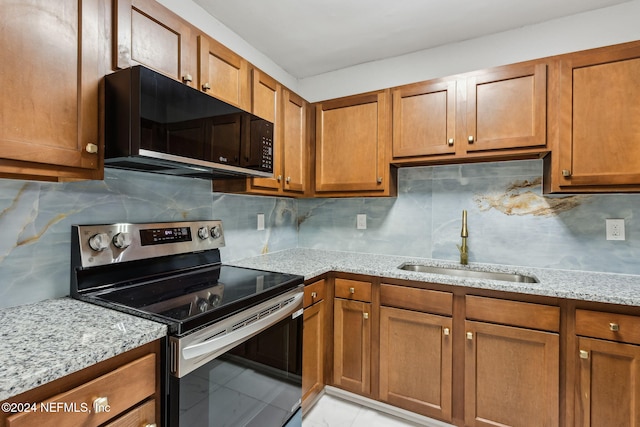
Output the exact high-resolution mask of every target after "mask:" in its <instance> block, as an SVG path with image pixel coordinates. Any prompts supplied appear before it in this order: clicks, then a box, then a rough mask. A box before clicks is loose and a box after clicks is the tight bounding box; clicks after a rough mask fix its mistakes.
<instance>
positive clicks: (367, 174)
mask: <svg viewBox="0 0 640 427" xmlns="http://www.w3.org/2000/svg"><path fill="white" fill-rule="evenodd" d="M388 97H389V95H388V92H386V91H385V92H378V93H372V94H365V95H357V96H352V97H347V98H342V99H339V100H332V101H327V102H323V103H320V104H318V105H317V109H316V181H315V183H316V187H315V188H316V192H318V193H322V192H370V193H375V192H383V191H385V186H386V184H387V182H386V181H388V179H389V170H388V169H389V164H388V160H387V153H386V151H387V149H388V148H389V143H390V117H391V115H390V108H389V107H390V106H389V102H388ZM386 188H387V189H388V186H387V187H386Z"/></svg>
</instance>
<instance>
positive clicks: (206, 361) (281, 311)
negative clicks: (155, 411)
mask: <svg viewBox="0 0 640 427" xmlns="http://www.w3.org/2000/svg"><path fill="white" fill-rule="evenodd" d="M283 297H284V300H283ZM301 297H302V292H300V291H299V290H297V291H295V293H288V294H287V295H284V296H281V297H278V298H274V299H272V300H269V301H268V302H266V303H263V304H260V305H259V306H257V307H255V308H252V309H251V310H247V311H244V312H242V313H240V314H239V315H235V316H233V317H231V318H229V319H225V320H224V321H222V322H218V323H216V324H214V325H212V326H210V327H208V328H205V329H203V330H200V331H198V332H197V333H196V334H194V335H195V336H194V337H191V336H189V335H188V336H187V337H183V338H177V337H171V338H170V342H171V353H172V355H174V357H172V358H171V362H170V363H171V365H172V366H171V367H170V369H171V375H170V376H169V390H168V393H169V396H168V404H169V414H168V415H169V426H170V427H186V426H190V427H191V426H203V427H222V426H229V427H241V426H256V427H258V426H259V427H282V426H284V425H286V424H287V423H288V422H289V421H290V420H295V419H297V418H299V417H298V414H299V409H300V402H301V398H302V318H303V317H302V316H301V313H302V299H301ZM283 301H285V302H286V301H288V303H287V304H284V305H283ZM260 322H262V323H260ZM176 357H178V358H177V359H176ZM289 425H291V424H289ZM298 425H299V424H298Z"/></svg>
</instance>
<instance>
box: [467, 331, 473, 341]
mask: <svg viewBox="0 0 640 427" xmlns="http://www.w3.org/2000/svg"><path fill="white" fill-rule="evenodd" d="M467 339H468V340H472V339H473V332H467Z"/></svg>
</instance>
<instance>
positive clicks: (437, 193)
mask: <svg viewBox="0 0 640 427" xmlns="http://www.w3.org/2000/svg"><path fill="white" fill-rule="evenodd" d="M541 176H542V162H541V161H539V160H531V161H515V162H504V163H486V164H472V165H456V166H433V167H417V168H404V169H401V170H400V171H399V189H398V190H399V191H398V197H397V198H350V199H300V200H296V199H288V198H275V197H251V196H238V195H228V194H219V193H212V192H211V186H210V183H209V182H208V181H204V180H198V179H189V178H177V177H169V176H162V175H152V174H145V173H138V172H128V171H118V170H114V169H107V170H106V173H105V180H104V181H86V182H74V183H64V184H57V183H40V182H31V181H18V180H0V237H1V239H0V307H9V306H14V305H19V304H26V303H30V302H37V301H41V300H44V299H47V298H54V297H59V296H64V295H68V293H69V291H68V289H69V256H70V248H69V242H70V227H71V225H72V224H89V223H112V222H154V221H158V222H161V221H180V220H197V219H221V220H222V221H223V224H224V230H225V236H226V242H227V246H226V247H225V248H222V249H221V253H222V259H223V261H231V260H235V259H240V258H245V257H249V256H254V255H259V254H261V253H266V252H275V251H279V250H283V249H289V248H295V247H309V248H318V249H330V250H340V251H357V252H365V253H379V254H397V255H410V256H423V257H428V258H437V259H446V260H457V259H458V250H457V248H456V244H457V243H459V242H460V237H459V236H460V219H461V212H462V210H463V209H466V210H467V211H468V216H469V234H470V237H469V249H470V261H471V262H482V263H499V264H512V265H523V266H532V267H551V268H562V269H573V270H586V271H605V272H617V273H633V274H640V263H639V262H638V258H639V255H640V239H639V238H638V236H640V222H638V221H635V218H634V208H635V209H636V210H637V209H639V206H640V195H637V194H607V195H584V196H576V195H574V196H544V197H543V196H542V189H541ZM258 213H263V214H264V215H265V229H264V230H256V222H257V214H258ZM359 213H364V214H366V215H367V229H366V230H357V229H356V214H359ZM606 218H624V219H625V226H626V237H627V240H625V241H607V240H605V221H604V220H605V219H606Z"/></svg>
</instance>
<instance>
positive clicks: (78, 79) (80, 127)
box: [0, 0, 105, 180]
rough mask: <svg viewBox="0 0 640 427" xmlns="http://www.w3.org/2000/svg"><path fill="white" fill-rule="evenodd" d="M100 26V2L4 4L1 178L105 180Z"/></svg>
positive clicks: (63, 0) (32, 0)
mask: <svg viewBox="0 0 640 427" xmlns="http://www.w3.org/2000/svg"><path fill="white" fill-rule="evenodd" d="M100 27H101V25H99V2H98V1H97V0H87V1H83V2H79V1H77V0H61V1H58V2H43V1H37V0H25V1H19V2H2V25H0V51H2V58H3V59H2V61H1V63H0V75H2V76H3V78H2V80H3V83H2V100H1V101H0V159H1V160H2V165H1V166H0V176H8V177H14V176H15V177H27V178H28V179H34V178H35V179H54V180H55V179H76V178H93V179H101V178H102V160H101V159H102V156H103V153H102V147H101V143H100V138H99V133H98V84H99V80H100V77H101V75H100V74H101V73H100V71H99V66H100V58H99V56H100V55H103V54H104V51H105V49H104V48H103V46H102V45H101V44H100V40H101V39H100ZM89 144H91V145H89ZM5 160H7V161H5Z"/></svg>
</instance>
